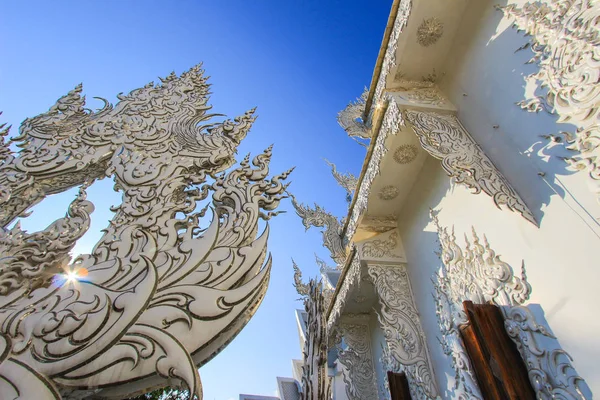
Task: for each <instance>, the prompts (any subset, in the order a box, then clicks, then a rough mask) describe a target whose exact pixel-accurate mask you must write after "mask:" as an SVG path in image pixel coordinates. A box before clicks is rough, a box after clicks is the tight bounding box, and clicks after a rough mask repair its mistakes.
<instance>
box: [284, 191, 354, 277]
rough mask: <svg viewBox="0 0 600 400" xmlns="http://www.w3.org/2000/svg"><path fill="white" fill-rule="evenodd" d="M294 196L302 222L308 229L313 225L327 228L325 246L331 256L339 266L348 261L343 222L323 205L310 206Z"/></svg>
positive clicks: (294, 202)
mask: <svg viewBox="0 0 600 400" xmlns="http://www.w3.org/2000/svg"><path fill="white" fill-rule="evenodd" d="M291 197H292V205H293V206H294V209H295V210H296V214H298V216H299V217H300V218H302V224H303V225H304V227H305V228H306V230H308V229H309V228H310V227H311V226H315V227H319V228H321V227H323V228H325V230H324V231H322V233H323V246H325V247H326V248H327V249H328V250H329V252H330V253H331V258H332V259H333V260H334V261H335V262H336V264H337V265H338V268H341V267H340V266H342V265H343V264H344V262H345V261H346V250H345V246H344V241H343V238H342V224H341V223H340V221H339V220H338V219H337V218H336V217H335V216H334V215H332V214H330V213H328V212H327V211H325V210H324V209H323V208H322V207H321V206H319V205H317V204H315V208H310V207H308V206H305V205H304V204H300V203H298V202H297V201H296V198H295V197H294V196H291Z"/></svg>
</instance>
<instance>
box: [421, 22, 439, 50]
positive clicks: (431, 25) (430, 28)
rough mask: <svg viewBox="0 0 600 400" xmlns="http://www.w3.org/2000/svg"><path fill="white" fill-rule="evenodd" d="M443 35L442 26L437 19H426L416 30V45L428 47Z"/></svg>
mask: <svg viewBox="0 0 600 400" xmlns="http://www.w3.org/2000/svg"><path fill="white" fill-rule="evenodd" d="M443 34H444V24H443V23H442V21H440V20H439V19H438V18H435V17H432V18H427V19H425V20H423V22H421V25H419V27H418V28H417V43H419V44H420V45H421V46H423V47H429V46H431V45H433V44H435V43H437V41H438V40H440V38H441V37H442V35H443Z"/></svg>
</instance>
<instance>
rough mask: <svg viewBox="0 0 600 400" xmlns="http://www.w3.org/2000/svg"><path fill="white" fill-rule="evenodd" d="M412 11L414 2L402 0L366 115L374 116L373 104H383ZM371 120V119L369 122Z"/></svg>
mask: <svg viewBox="0 0 600 400" xmlns="http://www.w3.org/2000/svg"><path fill="white" fill-rule="evenodd" d="M411 10H412V0H400V2H399V4H398V12H397V14H396V19H395V20H394V26H393V27H392V32H391V33H390V38H389V40H388V45H387V49H386V50H385V55H384V56H383V62H382V64H381V72H380V73H379V76H378V77H377V83H376V85H375V91H374V93H373V99H372V100H371V101H370V102H369V100H368V98H367V106H368V107H369V109H367V110H365V113H366V114H372V112H373V110H375V108H376V107H373V104H374V105H375V106H377V105H380V104H382V103H383V97H384V91H385V87H386V84H387V78H388V75H389V74H390V71H391V70H392V68H394V67H395V66H396V50H397V49H398V39H399V38H400V33H402V31H403V30H404V27H405V26H406V24H407V22H408V17H409V15H410V12H411ZM370 119H371V118H370V117H369V120H370Z"/></svg>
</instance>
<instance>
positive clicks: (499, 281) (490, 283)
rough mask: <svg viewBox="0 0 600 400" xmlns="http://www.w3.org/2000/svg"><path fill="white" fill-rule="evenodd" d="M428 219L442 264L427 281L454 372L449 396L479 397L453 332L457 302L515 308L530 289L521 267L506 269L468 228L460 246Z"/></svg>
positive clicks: (459, 313) (458, 318)
mask: <svg viewBox="0 0 600 400" xmlns="http://www.w3.org/2000/svg"><path fill="white" fill-rule="evenodd" d="M432 219H433V222H434V224H435V226H436V227H437V232H438V238H439V241H440V246H441V260H442V262H443V265H442V268H441V269H440V271H439V273H438V274H436V275H435V276H434V278H433V285H434V290H435V291H434V294H433V297H434V300H435V304H436V315H437V318H438V325H439V327H440V331H441V333H442V335H441V337H440V338H439V342H440V344H441V346H442V350H443V352H444V354H446V355H447V356H449V357H450V359H451V362H452V368H453V369H454V371H455V374H456V375H455V386H454V388H453V390H454V395H455V396H457V397H460V398H464V399H482V396H481V393H480V392H479V388H478V386H477V383H476V381H475V375H474V372H473V370H472V369H471V364H470V361H469V357H468V355H467V353H466V351H465V348H464V346H463V344H462V341H461V339H460V334H459V330H458V329H459V326H460V325H461V324H463V323H465V322H466V321H467V318H466V316H465V314H464V312H463V310H462V303H463V301H465V300H471V301H473V302H474V303H488V302H492V303H493V304H496V305H510V306H514V305H520V304H523V303H524V302H525V301H526V300H527V299H528V298H529V295H530V294H531V286H530V285H529V283H528V282H527V277H526V276H525V269H524V267H523V268H522V271H521V277H520V278H519V277H517V276H515V274H514V272H513V269H512V267H511V266H510V265H509V264H507V263H505V262H503V261H502V260H501V259H500V256H498V255H496V253H495V252H494V250H492V249H491V248H490V245H489V243H488V242H487V239H486V238H485V237H484V240H483V244H481V242H480V239H479V236H478V235H477V233H476V232H475V230H474V229H473V233H472V243H471V242H469V241H468V239H466V238H465V241H466V245H465V246H464V247H461V246H460V245H459V244H458V243H457V242H456V237H455V236H454V232H453V231H452V232H448V230H447V229H446V228H444V227H441V226H440V225H439V222H438V219H437V217H436V216H435V215H434V214H433V213H432Z"/></svg>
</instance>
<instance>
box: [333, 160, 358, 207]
mask: <svg viewBox="0 0 600 400" xmlns="http://www.w3.org/2000/svg"><path fill="white" fill-rule="evenodd" d="M325 162H326V163H327V165H329V166H330V167H331V174H332V175H333V178H334V179H335V181H336V182H337V183H338V185H340V186H341V187H343V188H344V190H346V200H348V202H350V201H351V200H352V195H353V194H354V191H355V190H356V185H357V184H358V178H357V177H356V176H354V175H353V174H351V173H349V172H348V173H346V174H342V173H340V172H338V170H337V168H336V166H335V164H334V163H332V162H329V161H328V160H325Z"/></svg>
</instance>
